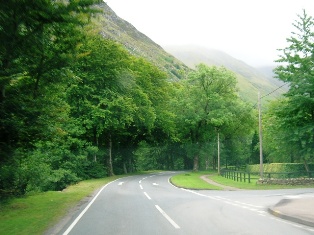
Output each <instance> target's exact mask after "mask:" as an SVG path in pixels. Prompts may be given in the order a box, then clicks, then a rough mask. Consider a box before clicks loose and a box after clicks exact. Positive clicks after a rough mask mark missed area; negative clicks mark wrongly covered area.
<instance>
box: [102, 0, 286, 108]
mask: <svg viewBox="0 0 314 235" xmlns="http://www.w3.org/2000/svg"><path fill="white" fill-rule="evenodd" d="M97 7H99V8H101V9H102V10H103V13H102V14H101V15H100V16H99V17H98V19H97V24H98V25H99V27H100V28H101V33H102V35H103V36H104V37H106V38H109V39H112V40H115V41H117V42H118V43H120V44H122V45H124V47H125V48H126V49H127V50H128V51H129V52H130V53H131V54H133V55H135V56H140V57H143V58H145V59H147V60H149V61H150V62H151V63H153V64H154V65H156V66H157V67H159V68H160V69H161V70H163V71H165V72H166V73H167V74H168V76H169V78H170V79H173V80H177V79H184V78H185V77H186V75H187V74H188V72H189V71H191V70H192V69H194V68H195V65H197V64H199V63H205V64H207V65H216V66H224V67H226V68H227V69H229V70H231V71H233V72H235V73H236V75H237V79H238V87H239V91H240V96H241V97H242V98H243V99H244V100H247V101H250V102H251V103H256V100H257V93H258V90H260V91H261V93H262V96H266V97H265V99H274V98H275V97H278V96H279V95H281V94H282V93H283V92H284V90H282V89H278V90H277V91H276V92H273V93H271V92H272V91H273V90H275V89H276V88H278V87H279V86H280V85H281V84H282V83H281V82H280V81H279V80H277V79H274V78H273V76H272V74H271V73H270V72H269V71H271V70H272V68H260V70H258V69H255V68H253V67H251V66H249V65H247V64H246V63H244V62H243V61H240V60H237V59H236V58H233V57H232V56H230V55H228V54H226V53H224V52H222V51H219V50H213V49H206V48H202V47H198V46H172V47H169V46H167V47H164V48H162V47H161V46H160V45H158V44H157V43H155V42H154V41H152V40H151V39H150V38H149V37H147V36H146V35H145V34H143V33H141V32H140V31H138V30H137V29H136V28H135V27H134V26H133V25H132V24H130V23H129V22H127V21H125V20H123V19H122V18H120V17H119V16H117V15H116V14H115V12H114V11H113V10H112V9H111V8H110V7H109V6H108V5H107V4H106V3H102V4H99V5H98V6H97ZM164 49H166V50H164ZM269 93H271V94H270V95H268V94H269Z"/></svg>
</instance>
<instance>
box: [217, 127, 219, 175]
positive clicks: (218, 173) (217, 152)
mask: <svg viewBox="0 0 314 235" xmlns="http://www.w3.org/2000/svg"><path fill="white" fill-rule="evenodd" d="M217 148H218V152H217V155H218V175H220V140H219V131H218V135H217Z"/></svg>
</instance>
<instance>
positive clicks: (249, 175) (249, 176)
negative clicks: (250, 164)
mask: <svg viewBox="0 0 314 235" xmlns="http://www.w3.org/2000/svg"><path fill="white" fill-rule="evenodd" d="M248 178H249V183H251V174H250V172H249V173H248Z"/></svg>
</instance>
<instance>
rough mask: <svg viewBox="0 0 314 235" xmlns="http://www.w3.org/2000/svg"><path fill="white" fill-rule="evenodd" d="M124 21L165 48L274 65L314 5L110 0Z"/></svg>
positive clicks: (313, 0) (263, 0) (275, 0)
mask: <svg viewBox="0 0 314 235" xmlns="http://www.w3.org/2000/svg"><path fill="white" fill-rule="evenodd" d="M105 2H106V3H107V4H108V5H109V6H110V7H111V8H112V10H113V11H114V12H115V13H116V14H117V15H118V16H120V17H121V18H123V19H124V20H126V21H128V22H129V23H131V24H132V25H133V26H134V27H136V28H137V29H138V30H139V31H141V32H142V33H144V34H145V35H146V36H148V37H149V38H151V39H152V40H153V41H154V42H156V43H157V44H159V45H161V46H165V45H186V44H195V45H200V46H205V47H207V48H214V49H219V50H222V51H224V52H226V53H228V54H230V55H232V56H233V57H236V58H237V59H240V60H243V61H245V62H246V63H248V64H249V65H253V66H262V65H271V64H273V63H274V62H273V61H274V60H276V59H277V58H278V54H279V52H278V51H277V49H279V48H284V47H285V46H286V45H287V44H286V38H287V37H290V36H291V32H292V31H295V30H294V27H293V26H292V23H293V22H294V21H295V20H297V19H298V17H297V15H298V14H302V9H305V11H306V12H307V14H308V15H311V16H313V17H314V0H189V1H188V0H105Z"/></svg>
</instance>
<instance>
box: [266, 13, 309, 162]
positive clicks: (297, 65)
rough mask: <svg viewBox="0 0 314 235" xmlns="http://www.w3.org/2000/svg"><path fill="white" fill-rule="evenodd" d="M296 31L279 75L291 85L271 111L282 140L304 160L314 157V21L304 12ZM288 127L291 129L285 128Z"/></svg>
mask: <svg viewBox="0 0 314 235" xmlns="http://www.w3.org/2000/svg"><path fill="white" fill-rule="evenodd" d="M293 25H294V27H295V30H296V31H295V32H293V33H292V36H291V37H290V38H287V42H288V44H289V45H288V46H287V47H286V48H284V49H281V50H279V51H281V52H282V54H281V55H280V59H278V60H277V62H278V63H280V65H279V66H278V67H277V68H276V69H275V73H276V74H277V77H278V78H279V79H280V80H282V81H284V82H287V83H288V84H289V91H288V92H287V93H286V94H285V95H284V96H285V97H286V98H285V99H283V100H282V101H281V102H280V103H279V104H280V106H276V107H274V108H273V110H272V114H273V116H275V118H276V122H275V123H277V124H278V125H279V126H278V127H279V128H280V129H281V130H282V131H281V133H282V136H281V138H282V140H284V139H285V141H283V142H286V143H289V145H290V146H293V147H294V151H293V152H294V153H295V154H296V155H299V157H301V158H302V159H303V160H304V161H305V163H306V161H307V160H310V159H311V160H312V159H313V158H314V155H313V152H314V70H313V68H314V31H313V29H314V28H313V27H314V20H313V18H312V17H311V16H308V15H307V14H306V12H305V10H304V11H303V13H302V15H298V20H296V21H295V23H294V24H293ZM285 130H289V131H285Z"/></svg>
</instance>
